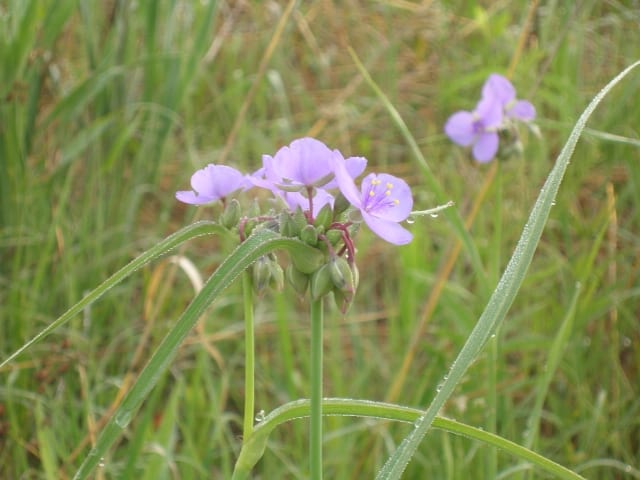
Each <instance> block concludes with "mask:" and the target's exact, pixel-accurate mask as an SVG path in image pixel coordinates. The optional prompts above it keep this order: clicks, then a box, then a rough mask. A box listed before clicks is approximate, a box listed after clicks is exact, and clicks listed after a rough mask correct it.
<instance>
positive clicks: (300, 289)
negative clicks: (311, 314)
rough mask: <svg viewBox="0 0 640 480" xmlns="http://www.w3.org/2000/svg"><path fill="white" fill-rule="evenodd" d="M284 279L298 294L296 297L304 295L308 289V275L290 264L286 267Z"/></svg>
mask: <svg viewBox="0 0 640 480" xmlns="http://www.w3.org/2000/svg"><path fill="white" fill-rule="evenodd" d="M285 273H286V277H287V281H288V282H289V284H290V285H291V286H292V287H293V289H294V290H295V291H296V293H298V295H304V294H305V292H306V291H307V288H308V287H309V275H307V274H306V273H302V272H301V271H300V270H298V269H297V268H296V267H294V266H293V265H292V264H289V265H288V266H287V270H286V272H285Z"/></svg>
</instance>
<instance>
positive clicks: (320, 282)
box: [310, 263, 333, 300]
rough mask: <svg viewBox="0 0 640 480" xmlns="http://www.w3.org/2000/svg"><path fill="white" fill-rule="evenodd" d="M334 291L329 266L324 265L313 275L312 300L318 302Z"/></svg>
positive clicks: (311, 285)
mask: <svg viewBox="0 0 640 480" xmlns="http://www.w3.org/2000/svg"><path fill="white" fill-rule="evenodd" d="M332 289H333V281H332V280H331V272H329V264H326V263H325V264H324V265H322V266H321V267H320V268H319V269H318V270H316V271H315V272H313V274H312V275H311V283H310V290H311V298H312V299H313V300H318V299H320V298H322V297H324V296H325V295H326V294H328V293H329V292H330V291H331V290H332Z"/></svg>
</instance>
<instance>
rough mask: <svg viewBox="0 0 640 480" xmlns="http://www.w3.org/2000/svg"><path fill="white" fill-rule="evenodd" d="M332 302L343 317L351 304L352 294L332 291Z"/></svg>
mask: <svg viewBox="0 0 640 480" xmlns="http://www.w3.org/2000/svg"><path fill="white" fill-rule="evenodd" d="M333 300H334V301H335V303H336V306H337V307H338V309H339V310H340V312H342V314H343V315H344V314H345V313H347V310H349V307H350V306H351V303H352V302H353V293H349V292H341V291H339V290H333Z"/></svg>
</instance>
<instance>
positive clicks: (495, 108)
mask: <svg viewBox="0 0 640 480" xmlns="http://www.w3.org/2000/svg"><path fill="white" fill-rule="evenodd" d="M502 117H503V114H502V105H501V104H500V102H499V101H498V100H497V99H495V98H492V97H489V96H488V97H485V98H483V99H482V100H480V102H478V105H477V106H476V109H475V110H474V111H473V112H465V111H461V112H456V113H454V114H453V115H451V117H449V120H447V123H446V124H445V126H444V131H445V133H446V134H447V136H448V137H449V138H450V139H451V140H452V141H453V142H454V143H457V144H458V145H460V146H463V147H468V146H470V145H472V146H473V147H472V153H473V158H475V159H476V160H477V161H478V162H480V163H486V162H488V161H490V160H491V159H492V158H493V157H494V156H495V155H496V152H497V151H498V143H499V137H498V129H499V128H500V127H501V126H502Z"/></svg>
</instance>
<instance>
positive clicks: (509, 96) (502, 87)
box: [482, 73, 536, 122]
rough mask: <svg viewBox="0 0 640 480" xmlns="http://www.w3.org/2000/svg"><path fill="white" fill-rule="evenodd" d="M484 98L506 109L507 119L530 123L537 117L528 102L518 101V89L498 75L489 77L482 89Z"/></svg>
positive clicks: (533, 108) (494, 74)
mask: <svg viewBox="0 0 640 480" xmlns="http://www.w3.org/2000/svg"><path fill="white" fill-rule="evenodd" d="M482 98H492V99H494V100H496V101H498V102H499V103H500V105H502V107H503V108H504V113H505V115H506V116H507V117H509V118H513V119H515V120H521V121H523V122H530V121H531V120H533V119H534V118H535V117H536V109H535V107H534V106H533V105H532V104H531V102H527V101H526V100H518V99H516V89H515V88H514V86H513V85H512V84H511V82H510V81H509V80H508V79H507V78H505V77H503V76H502V75H498V74H497V73H493V74H491V75H489V78H487V81H486V82H485V83H484V85H483V87H482Z"/></svg>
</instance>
